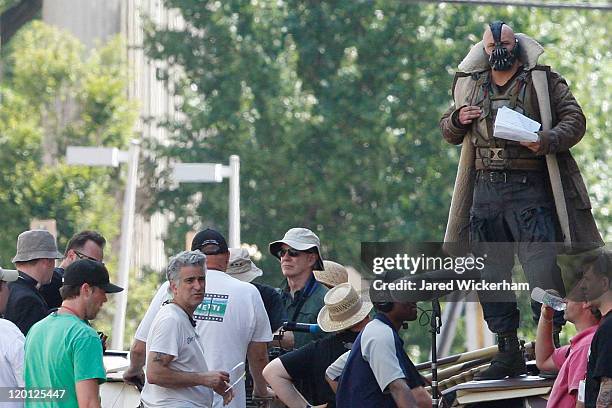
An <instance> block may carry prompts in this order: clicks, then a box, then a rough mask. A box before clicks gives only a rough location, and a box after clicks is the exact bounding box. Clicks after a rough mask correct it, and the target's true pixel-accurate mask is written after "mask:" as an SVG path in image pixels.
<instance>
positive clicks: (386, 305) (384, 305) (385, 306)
mask: <svg viewBox="0 0 612 408" xmlns="http://www.w3.org/2000/svg"><path fill="white" fill-rule="evenodd" d="M373 304H374V307H375V308H376V310H378V311H379V312H383V313H389V312H390V311H391V310H393V302H373Z"/></svg>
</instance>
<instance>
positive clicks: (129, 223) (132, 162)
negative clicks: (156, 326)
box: [111, 140, 140, 350]
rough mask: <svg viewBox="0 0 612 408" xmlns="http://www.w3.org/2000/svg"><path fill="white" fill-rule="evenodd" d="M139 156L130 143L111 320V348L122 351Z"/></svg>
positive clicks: (134, 143)
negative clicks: (116, 283) (117, 274)
mask: <svg viewBox="0 0 612 408" xmlns="http://www.w3.org/2000/svg"><path fill="white" fill-rule="evenodd" d="M139 154H140V142H139V141H138V140H131V141H130V150H129V153H128V157H129V158H128V176H127V184H126V186H125V196H124V197H123V214H122V216H121V249H120V252H119V276H118V280H119V286H121V287H122V288H123V291H122V292H119V293H117V294H116V295H115V298H116V299H117V308H116V309H115V317H114V318H113V331H112V342H111V348H112V349H113V350H123V337H124V329H125V313H126V309H127V297H128V284H129V275H130V256H131V254H130V252H131V249H132V237H133V235H134V213H135V212H136V182H137V176H138V156H139Z"/></svg>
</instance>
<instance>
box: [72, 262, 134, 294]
mask: <svg viewBox="0 0 612 408" xmlns="http://www.w3.org/2000/svg"><path fill="white" fill-rule="evenodd" d="M84 283H89V284H90V285H91V286H97V287H99V288H100V289H102V290H104V291H105V292H106V293H117V292H121V291H122V290H123V288H120V287H119V286H117V285H113V284H112V283H110V279H109V277H108V270H107V269H106V266H104V264H103V263H102V262H97V261H92V260H91V259H79V260H78V261H75V262H73V263H71V264H70V265H68V267H67V268H66V270H65V271H64V285H69V286H80V285H82V284H84Z"/></svg>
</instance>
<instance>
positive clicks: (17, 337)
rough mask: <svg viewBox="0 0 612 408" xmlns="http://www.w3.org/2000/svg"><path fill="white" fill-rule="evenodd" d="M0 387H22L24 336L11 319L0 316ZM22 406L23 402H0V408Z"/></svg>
mask: <svg viewBox="0 0 612 408" xmlns="http://www.w3.org/2000/svg"><path fill="white" fill-rule="evenodd" d="M0 333H2V334H0V387H8V388H16V387H23V386H24V382H23V343H24V342H25V338H24V337H23V334H22V333H21V331H20V330H19V328H18V327H17V326H15V324H14V323H13V322H11V321H8V320H6V319H1V318H0ZM18 407H23V402H2V401H0V408H18Z"/></svg>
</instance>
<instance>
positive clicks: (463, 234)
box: [440, 34, 603, 253]
mask: <svg viewBox="0 0 612 408" xmlns="http://www.w3.org/2000/svg"><path fill="white" fill-rule="evenodd" d="M517 38H518V39H519V43H520V44H521V49H522V52H523V54H522V55H521V61H525V63H524V68H525V69H527V70H529V71H531V70H534V69H545V70H546V71H547V72H548V75H547V78H548V86H549V88H548V89H549V95H550V106H551V110H552V125H553V126H552V128H551V129H549V130H542V131H540V132H538V133H539V135H540V142H541V146H540V150H539V151H538V152H537V155H547V154H555V155H556V157H557V162H558V165H559V171H560V175H561V184H562V186H563V191H564V195H565V203H566V208H567V218H568V220H567V221H568V223H569V230H570V237H569V240H568V241H570V245H569V247H566V248H565V250H566V251H568V252H580V251H582V250H587V249H592V248H594V247H598V246H601V245H603V241H602V239H601V236H600V234H599V231H598V230H597V226H596V224H595V220H594V219H593V215H592V214H591V202H590V200H589V196H588V193H587V189H586V186H585V184H584V181H583V179H582V176H581V174H580V170H579V168H578V165H577V164H576V161H575V160H574V158H573V157H572V155H571V153H570V151H569V149H570V148H571V147H572V146H574V145H575V144H576V143H578V142H579V141H580V140H581V139H582V137H583V135H584V133H585V130H586V120H585V117H584V115H583V113H582V109H581V108H580V105H578V102H576V99H575V98H574V97H573V95H572V93H571V92H570V90H569V87H568V86H567V83H566V81H565V80H564V79H563V78H562V77H561V76H560V75H559V74H557V73H555V72H550V71H549V70H548V69H547V67H540V66H536V64H537V59H538V57H539V55H540V54H541V53H542V52H543V49H542V48H541V47H540V45H539V44H537V43H536V42H535V41H534V40H532V39H530V38H529V37H527V36H524V35H522V34H518V35H517ZM481 50H482V45H481V44H477V45H476V46H475V47H474V48H473V49H472V50H471V51H470V53H469V54H468V56H467V57H466V59H464V61H463V62H462V63H461V64H460V66H459V67H460V68H462V67H463V68H467V69H466V71H467V72H466V73H465V74H461V73H460V74H458V75H457V76H456V77H455V83H454V84H453V97H454V99H455V101H454V102H455V103H454V105H453V106H452V107H451V108H450V109H449V110H448V111H447V112H446V113H445V114H444V115H443V116H442V119H441V120H440V129H441V131H442V136H443V137H444V139H445V140H446V141H448V142H449V143H451V144H455V145H457V144H461V143H463V147H462V154H461V159H460V163H459V169H458V174H457V180H456V181H455V189H454V191H453V198H452V202H451V210H450V213H449V221H448V224H447V228H446V235H445V238H444V241H445V242H449V243H451V242H452V243H463V244H466V245H460V246H459V247H456V248H454V250H453V251H452V252H456V253H458V252H465V251H467V249H468V246H467V244H468V242H469V240H468V231H469V210H470V207H471V205H472V195H473V187H474V176H475V168H474V149H473V146H472V143H471V132H470V127H469V126H462V125H461V124H460V123H459V122H458V111H459V109H460V108H461V107H462V106H465V105H473V104H475V102H476V101H474V100H472V98H473V97H474V95H475V94H476V92H473V91H474V87H475V86H476V80H474V79H472V77H470V76H469V75H470V74H472V73H476V72H481V71H483V70H484V69H483V68H484V64H486V59H485V58H484V51H481ZM483 61H484V63H483ZM486 69H488V68H486ZM459 78H461V79H460V82H461V85H460V86H461V89H457V83H458V79H459ZM527 91H528V92H531V93H532V95H535V90H534V88H533V84H531V85H530V86H529V87H528V90H527ZM530 100H531V101H532V103H533V104H534V106H532V107H531V109H530V111H531V112H533V113H535V118H534V119H536V120H539V119H540V118H539V112H540V109H539V106H538V105H537V98H535V97H532V98H530ZM466 136H467V137H466ZM557 231H558V237H557V241H558V242H563V241H564V239H563V236H562V234H561V229H560V228H559V227H558V228H557Z"/></svg>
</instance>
